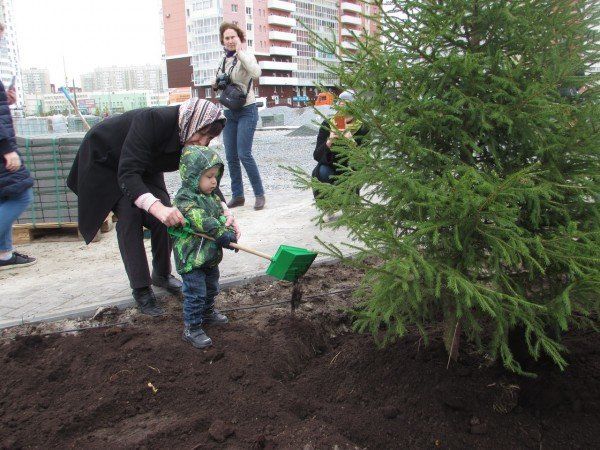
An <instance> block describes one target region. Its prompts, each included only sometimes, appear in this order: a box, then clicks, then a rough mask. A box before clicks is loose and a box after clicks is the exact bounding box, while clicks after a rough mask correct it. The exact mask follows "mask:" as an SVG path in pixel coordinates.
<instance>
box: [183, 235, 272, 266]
mask: <svg viewBox="0 0 600 450" xmlns="http://www.w3.org/2000/svg"><path fill="white" fill-rule="evenodd" d="M194 234H195V235H196V236H200V237H203V238H204V239H208V240H209V241H214V240H215V239H214V238H211V237H210V236H207V235H206V234H202V233H194ZM229 246H230V247H231V248H235V249H238V250H241V251H243V252H246V253H251V254H253V255H256V256H260V257H261V258H265V259H268V260H269V261H273V258H272V257H271V255H267V254H266V253H263V252H259V251H258V250H254V249H253V248H250V247H246V246H245V245H240V244H236V243H235V242H232V243H231V244H229Z"/></svg>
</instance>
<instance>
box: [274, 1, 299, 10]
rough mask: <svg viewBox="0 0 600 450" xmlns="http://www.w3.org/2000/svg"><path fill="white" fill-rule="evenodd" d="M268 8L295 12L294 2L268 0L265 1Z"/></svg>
mask: <svg viewBox="0 0 600 450" xmlns="http://www.w3.org/2000/svg"><path fill="white" fill-rule="evenodd" d="M267 6H268V8H269V9H276V10H278V11H287V12H296V4H295V3H292V2H283V1H281V0H269V3H267Z"/></svg>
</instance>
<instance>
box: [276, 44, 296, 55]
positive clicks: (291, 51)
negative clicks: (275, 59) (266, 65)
mask: <svg viewBox="0 0 600 450" xmlns="http://www.w3.org/2000/svg"><path fill="white" fill-rule="evenodd" d="M269 54H270V55H281V56H298V50H296V49H295V48H292V47H279V46H277V45H273V46H271V47H270V48H269Z"/></svg>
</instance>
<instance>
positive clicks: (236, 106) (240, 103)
mask: <svg viewBox="0 0 600 450" xmlns="http://www.w3.org/2000/svg"><path fill="white" fill-rule="evenodd" d="M225 60H226V58H223V67H222V70H223V73H225ZM236 64H237V58H234V60H233V64H232V65H231V69H229V74H228V78H229V84H227V86H226V87H225V89H223V92H221V96H220V97H219V101H220V102H221V105H223V106H224V107H225V108H229V109H231V110H232V111H239V110H240V109H242V108H243V107H244V105H245V104H246V98H247V97H248V92H250V87H251V86H252V78H250V82H249V83H248V91H247V92H244V91H243V89H242V88H241V87H239V86H238V85H237V84H235V83H232V82H231V73H232V72H233V68H234V67H235V65H236Z"/></svg>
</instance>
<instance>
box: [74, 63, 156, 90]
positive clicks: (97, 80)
mask: <svg viewBox="0 0 600 450" xmlns="http://www.w3.org/2000/svg"><path fill="white" fill-rule="evenodd" d="M81 87H82V89H83V90H84V91H88V92H89V91H131V90H150V91H155V92H162V91H163V90H164V88H163V78H162V70H161V68H160V66H158V65H150V64H149V65H143V66H124V67H120V66H110V67H98V68H96V69H94V71H93V72H89V73H84V74H82V75H81Z"/></svg>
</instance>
